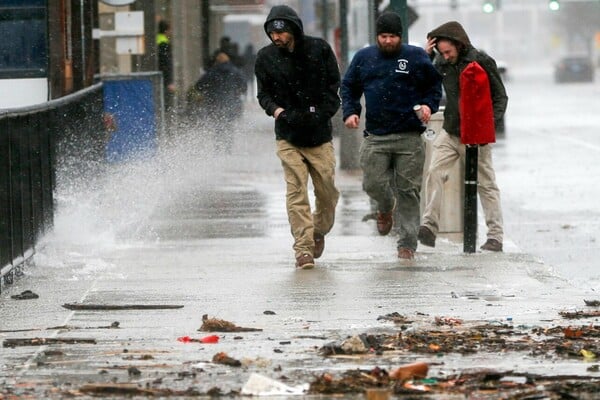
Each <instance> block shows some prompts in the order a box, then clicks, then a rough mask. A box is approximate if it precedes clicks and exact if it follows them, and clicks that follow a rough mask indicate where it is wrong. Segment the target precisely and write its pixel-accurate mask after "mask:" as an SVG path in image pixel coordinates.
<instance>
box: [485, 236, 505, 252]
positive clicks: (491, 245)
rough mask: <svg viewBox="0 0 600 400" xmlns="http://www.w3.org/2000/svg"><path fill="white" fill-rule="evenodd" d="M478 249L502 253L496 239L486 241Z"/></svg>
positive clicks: (500, 245)
mask: <svg viewBox="0 0 600 400" xmlns="http://www.w3.org/2000/svg"><path fill="white" fill-rule="evenodd" d="M480 249H481V250H487V251H502V243H500V242H499V241H497V240H496V239H488V240H487V242H485V243H484V244H483V246H481V247H480Z"/></svg>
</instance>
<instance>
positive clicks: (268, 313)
mask: <svg viewBox="0 0 600 400" xmlns="http://www.w3.org/2000/svg"><path fill="white" fill-rule="evenodd" d="M263 314H265V315H275V311H270V310H266V311H264V312H263Z"/></svg>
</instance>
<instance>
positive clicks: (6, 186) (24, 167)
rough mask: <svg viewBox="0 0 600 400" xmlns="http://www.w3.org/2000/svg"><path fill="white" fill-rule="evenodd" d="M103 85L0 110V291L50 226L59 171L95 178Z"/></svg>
mask: <svg viewBox="0 0 600 400" xmlns="http://www.w3.org/2000/svg"><path fill="white" fill-rule="evenodd" d="M102 117H103V92H102V83H98V84H96V85H94V86H91V87H89V88H86V89H84V90H81V91H79V92H77V93H74V94H71V95H68V96H65V97H62V98H60V99H56V100H51V101H48V102H46V103H42V104H39V105H36V106H31V107H23V108H15V109H7V110H0V291H1V290H2V286H3V285H6V284H11V283H13V281H14V278H15V277H16V276H18V275H20V274H21V273H22V268H23V266H25V265H26V264H27V263H28V261H29V260H30V259H31V257H32V255H33V254H34V253H35V246H36V243H37V241H38V239H39V238H40V237H41V236H42V235H43V234H44V233H45V232H47V231H48V229H50V228H51V227H52V224H53V220H54V198H53V192H54V189H55V187H56V171H57V168H60V167H64V168H65V169H67V170H70V171H73V172H74V173H78V174H89V173H93V170H94V166H95V165H100V164H101V162H102V157H103V151H104V143H105V138H104V125H103V120H102Z"/></svg>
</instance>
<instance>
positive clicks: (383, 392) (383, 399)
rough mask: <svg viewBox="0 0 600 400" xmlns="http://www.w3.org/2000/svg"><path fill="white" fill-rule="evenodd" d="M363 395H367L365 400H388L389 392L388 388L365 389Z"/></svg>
mask: <svg viewBox="0 0 600 400" xmlns="http://www.w3.org/2000/svg"><path fill="white" fill-rule="evenodd" d="M365 394H366V395H367V400H388V399H389V398H390V394H391V390H390V389H389V388H385V389H379V388H375V389H367V390H365Z"/></svg>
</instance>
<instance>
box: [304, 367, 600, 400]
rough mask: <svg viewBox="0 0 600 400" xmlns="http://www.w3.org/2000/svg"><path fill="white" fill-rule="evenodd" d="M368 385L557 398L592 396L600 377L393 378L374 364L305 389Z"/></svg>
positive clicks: (481, 374) (365, 389) (339, 391)
mask: <svg viewBox="0 0 600 400" xmlns="http://www.w3.org/2000/svg"><path fill="white" fill-rule="evenodd" d="M390 374H391V373H390ZM372 389H376V390H377V391H378V392H380V393H383V394H385V393H386V392H387V391H388V390H389V391H390V392H391V393H393V394H395V395H416V394H423V393H427V394H428V395H432V396H440V395H444V396H452V395H458V396H460V398H467V397H468V398H473V399H474V398H486V399H525V398H527V399H534V398H535V399H561V398H564V394H566V393H568V394H569V395H570V396H572V397H573V398H580V399H592V398H597V396H598V395H599V394H600V378H594V377H573V376H555V377H552V376H541V375H533V374H515V373H513V372H511V371H506V372H504V371H495V370H487V369H485V370H479V371H472V372H461V373H460V374H455V375H450V376H447V377H446V376H445V377H442V378H426V379H419V378H416V377H415V378H413V379H407V380H393V379H390V375H389V374H388V373H387V372H386V370H384V369H381V368H379V367H375V368H373V369H371V370H357V369H353V370H347V371H344V372H342V374H341V377H340V378H335V377H334V376H333V375H331V374H330V373H323V374H321V375H320V376H318V377H317V378H316V379H315V380H314V381H313V382H311V383H310V389H309V391H308V393H309V394H320V395H339V396H341V395H344V394H353V393H367V394H368V393H369V392H370V391H371V390H372ZM402 398H404V397H402ZM428 398H429V397H428ZM436 398H437V397H436ZM452 398H454V397H452ZM569 398H571V397H569Z"/></svg>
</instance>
